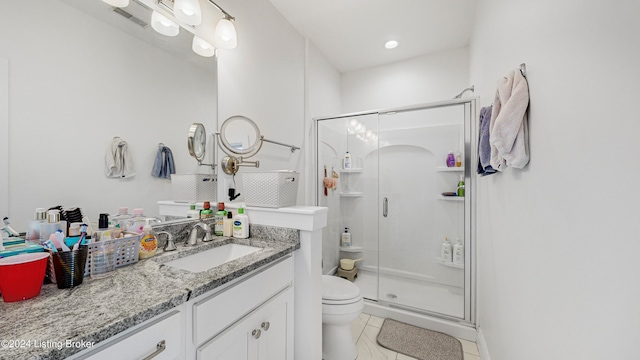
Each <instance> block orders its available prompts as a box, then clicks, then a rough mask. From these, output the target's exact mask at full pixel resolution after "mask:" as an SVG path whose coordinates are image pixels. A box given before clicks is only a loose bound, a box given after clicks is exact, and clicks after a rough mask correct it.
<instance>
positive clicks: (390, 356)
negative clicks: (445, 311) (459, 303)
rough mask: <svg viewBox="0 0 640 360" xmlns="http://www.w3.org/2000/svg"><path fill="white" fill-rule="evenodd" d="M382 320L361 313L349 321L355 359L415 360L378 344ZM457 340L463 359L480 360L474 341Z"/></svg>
mask: <svg viewBox="0 0 640 360" xmlns="http://www.w3.org/2000/svg"><path fill="white" fill-rule="evenodd" d="M383 321H384V319H383V318H379V317H377V316H373V315H369V314H361V315H360V317H359V318H358V319H356V320H355V321H354V322H353V323H351V333H352V334H353V338H354V339H356V346H357V348H358V359H357V360H412V359H413V360H415V358H412V357H410V356H406V355H403V354H398V353H397V352H394V351H391V350H389V349H386V348H383V347H382V346H380V345H378V343H377V342H376V337H377V336H378V332H380V327H381V326H382V322H383ZM458 340H460V342H461V343H462V350H463V351H464V360H480V354H479V352H478V347H477V346H476V343H474V342H471V341H467V340H463V339H458Z"/></svg>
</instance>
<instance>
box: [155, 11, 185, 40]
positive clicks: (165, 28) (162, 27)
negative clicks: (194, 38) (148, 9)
mask: <svg viewBox="0 0 640 360" xmlns="http://www.w3.org/2000/svg"><path fill="white" fill-rule="evenodd" d="M151 27H152V28H153V30H155V31H157V32H158V33H160V34H162V35H165V36H176V35H178V33H179V32H180V27H179V26H178V24H176V23H175V22H173V21H171V20H170V19H169V18H167V17H166V16H164V15H162V14H160V13H159V12H157V11H154V12H153V13H152V14H151Z"/></svg>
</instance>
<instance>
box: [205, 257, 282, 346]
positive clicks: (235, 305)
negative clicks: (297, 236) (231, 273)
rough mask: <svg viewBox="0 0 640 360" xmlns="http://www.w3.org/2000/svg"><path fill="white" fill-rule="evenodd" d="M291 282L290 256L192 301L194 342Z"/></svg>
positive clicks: (225, 324)
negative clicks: (232, 284)
mask: <svg viewBox="0 0 640 360" xmlns="http://www.w3.org/2000/svg"><path fill="white" fill-rule="evenodd" d="M292 282H293V258H292V257H289V258H288V259H286V260H283V261H281V262H280V263H278V264H276V265H273V266H272V267H270V268H268V269H266V270H264V271H262V272H260V273H258V274H256V275H254V276H252V277H250V278H248V279H246V280H244V281H242V282H239V283H238V284H236V285H234V286H232V287H230V288H228V289H225V290H223V291H222V292H218V293H215V294H212V295H211V296H210V297H208V298H205V299H202V300H199V301H197V302H195V303H194V305H193V342H194V344H195V345H196V346H197V345H200V344H202V343H203V342H205V341H207V340H208V339H210V338H212V337H213V336H214V335H216V334H218V333H219V332H220V331H222V330H224V329H225V328H226V327H228V326H229V325H231V324H232V323H234V322H235V321H237V320H238V319H240V318H242V317H243V316H245V315H246V314H248V313H249V312H251V311H253V310H254V309H255V308H256V307H258V306H260V304H262V303H264V302H265V301H266V300H268V299H269V298H270V297H272V296H273V295H275V294H277V293H278V292H280V291H281V290H282V289H284V288H286V287H288V286H291V284H292Z"/></svg>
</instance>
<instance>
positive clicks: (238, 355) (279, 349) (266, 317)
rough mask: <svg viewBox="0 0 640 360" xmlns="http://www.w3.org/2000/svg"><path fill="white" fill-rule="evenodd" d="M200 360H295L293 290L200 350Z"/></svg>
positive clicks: (264, 306)
mask: <svg viewBox="0 0 640 360" xmlns="http://www.w3.org/2000/svg"><path fill="white" fill-rule="evenodd" d="M197 358H198V360H231V359H232V360H293V289H291V288H289V289H287V290H285V291H283V292H281V293H280V294H278V295H277V296H275V297H273V298H271V299H270V300H268V301H266V302H265V303H264V304H262V305H261V306H260V307H258V308H257V309H255V310H254V311H252V312H251V313H249V314H248V315H247V316H245V317H243V318H242V319H240V320H239V321H238V322H236V323H235V324H233V325H232V326H231V327H229V328H228V329H226V330H225V331H223V332H222V333H221V334H220V335H218V336H216V337H214V338H213V339H211V340H210V341H208V342H207V343H205V344H204V345H203V346H201V347H200V348H198V351H197Z"/></svg>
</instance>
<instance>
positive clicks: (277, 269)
mask: <svg viewBox="0 0 640 360" xmlns="http://www.w3.org/2000/svg"><path fill="white" fill-rule="evenodd" d="M293 266H294V264H293V258H292V257H290V256H289V257H287V258H285V259H283V260H280V261H278V262H277V263H275V264H273V265H270V266H269V267H268V268H267V269H264V270H263V271H261V272H259V273H257V274H255V275H253V276H250V277H249V278H247V279H244V280H242V281H240V282H238V283H236V284H234V285H231V286H230V287H227V288H225V289H223V290H217V291H216V290H213V291H212V292H211V293H210V294H204V295H202V296H199V297H198V298H196V299H195V300H194V301H193V302H189V303H191V304H192V306H191V307H190V309H189V308H188V311H189V310H190V313H191V315H190V316H189V318H190V319H191V324H190V326H189V324H188V325H187V338H188V340H187V343H188V349H187V358H188V359H194V358H195V359H203V360H204V359H206V360H209V359H220V360H228V359H234V360H236V359H237V360H244V359H247V360H249V359H252V360H258V359H260V360H267V359H273V360H287V359H289V360H293V327H294V325H293V311H294V308H293V303H294V301H293V297H294V293H293Z"/></svg>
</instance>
